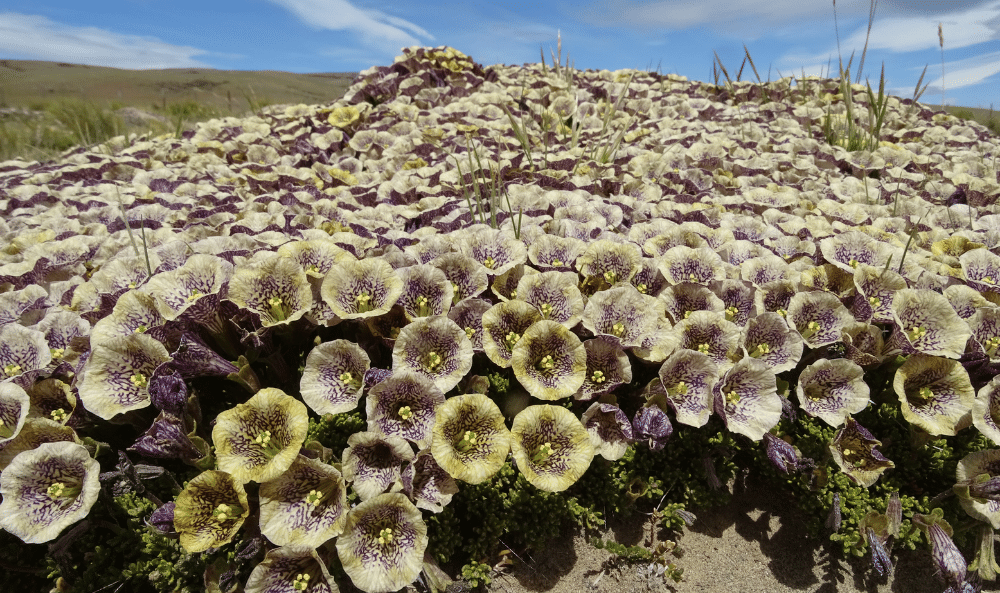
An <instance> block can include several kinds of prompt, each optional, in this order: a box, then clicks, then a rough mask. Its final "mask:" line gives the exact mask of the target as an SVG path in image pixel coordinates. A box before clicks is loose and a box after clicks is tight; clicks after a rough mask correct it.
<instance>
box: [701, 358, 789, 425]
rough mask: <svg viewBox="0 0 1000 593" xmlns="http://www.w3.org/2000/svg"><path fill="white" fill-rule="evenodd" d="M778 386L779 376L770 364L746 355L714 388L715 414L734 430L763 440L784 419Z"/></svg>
mask: <svg viewBox="0 0 1000 593" xmlns="http://www.w3.org/2000/svg"><path fill="white" fill-rule="evenodd" d="M777 385H778V384H777V377H775V376H774V373H773V372H771V369H769V368H768V367H767V365H766V364H764V363H763V362H761V361H759V360H755V359H753V358H744V359H742V360H740V361H739V362H737V363H736V364H735V365H733V366H732V367H731V368H730V369H729V370H728V371H726V372H725V373H724V374H723V375H722V378H721V379H719V382H718V383H716V384H715V386H714V387H713V388H712V395H713V397H714V398H715V401H714V403H715V406H714V407H715V413H716V414H718V415H719V417H720V418H722V422H723V423H725V425H726V428H728V429H729V431H730V432H735V433H739V434H742V435H745V436H747V437H750V438H751V439H753V440H755V441H759V440H761V439H762V438H764V433H765V432H767V431H769V430H771V429H772V428H774V427H775V426H776V425H777V424H778V420H780V419H781V396H780V395H778V390H777Z"/></svg>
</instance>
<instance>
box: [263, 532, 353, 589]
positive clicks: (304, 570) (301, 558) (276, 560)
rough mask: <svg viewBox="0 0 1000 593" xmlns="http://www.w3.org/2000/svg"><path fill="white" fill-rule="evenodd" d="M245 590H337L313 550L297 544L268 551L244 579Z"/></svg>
mask: <svg viewBox="0 0 1000 593" xmlns="http://www.w3.org/2000/svg"><path fill="white" fill-rule="evenodd" d="M243 590H244V591H245V593H299V592H300V591H308V592H309V593H337V592H338V591H339V589H338V588H337V583H335V582H334V581H333V578H332V577H331V576H330V571H328V570H327V568H326V564H325V563H324V562H323V560H321V559H320V557H319V554H317V553H316V549H315V548H313V547H311V546H309V545H307V544H299V543H296V545H288V546H283V547H281V548H275V549H273V550H270V551H269V552H268V553H267V554H266V555H265V556H264V560H263V561H262V562H261V563H260V564H258V565H257V566H256V567H255V568H254V569H253V572H251V573H250V577H249V578H247V584H246V587H244V589H243Z"/></svg>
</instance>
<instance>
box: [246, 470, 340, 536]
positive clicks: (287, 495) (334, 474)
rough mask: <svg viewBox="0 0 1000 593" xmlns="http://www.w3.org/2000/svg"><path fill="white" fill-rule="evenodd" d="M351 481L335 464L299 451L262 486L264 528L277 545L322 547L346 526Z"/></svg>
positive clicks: (261, 522)
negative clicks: (288, 464) (346, 480)
mask: <svg viewBox="0 0 1000 593" xmlns="http://www.w3.org/2000/svg"><path fill="white" fill-rule="evenodd" d="M349 508H350V507H349V506H348V504H347V484H345V483H344V478H343V476H341V475H340V472H339V471H337V470H336V468H334V467H333V466H332V465H330V464H328V463H323V462H322V461H319V460H318V459H309V458H307V457H303V456H302V455H299V456H298V457H297V458H296V459H295V461H294V462H292V465H291V467H289V468H288V471H286V472H285V473H283V474H281V475H280V476H278V477H277V478H275V479H273V480H271V481H270V482H267V483H265V484H261V486H260V532H261V533H263V534H264V537H266V538H267V539H269V540H271V543H273V544H275V545H277V546H288V545H292V544H295V545H300V546H309V547H311V548H318V547H320V546H321V545H323V543H325V542H326V541H327V540H330V539H332V538H334V537H336V536H338V535H340V533H341V532H342V531H343V530H344V522H345V521H347V510H348V509H349Z"/></svg>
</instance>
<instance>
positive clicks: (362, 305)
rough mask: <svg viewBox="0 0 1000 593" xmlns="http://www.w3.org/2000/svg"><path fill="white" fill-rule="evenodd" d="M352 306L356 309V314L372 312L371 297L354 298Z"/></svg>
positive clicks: (367, 295) (360, 295) (368, 295)
mask: <svg viewBox="0 0 1000 593" xmlns="http://www.w3.org/2000/svg"><path fill="white" fill-rule="evenodd" d="M354 305H355V307H357V309H358V313H367V312H369V311H371V310H372V308H373V307H372V295H370V294H359V295H358V296H356V297H354Z"/></svg>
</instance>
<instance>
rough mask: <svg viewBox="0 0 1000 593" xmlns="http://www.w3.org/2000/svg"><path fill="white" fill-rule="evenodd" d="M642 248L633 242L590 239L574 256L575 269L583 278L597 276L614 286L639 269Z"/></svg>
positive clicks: (627, 279)
mask: <svg viewBox="0 0 1000 593" xmlns="http://www.w3.org/2000/svg"><path fill="white" fill-rule="evenodd" d="M641 262H642V250H641V249H639V246H638V245H636V244H635V243H615V242H614V241H610V240H608V239H598V240H597V241H591V242H590V243H589V244H588V245H587V248H586V249H585V250H584V252H583V253H582V254H580V256H579V257H577V258H576V264H575V265H576V269H577V270H578V271H579V272H580V273H581V274H583V276H584V277H585V278H592V277H597V278H600V279H602V280H604V282H606V283H607V284H608V286H614V285H615V284H617V283H619V282H628V281H629V280H631V279H632V276H635V273H636V272H638V271H639V266H640V265H641Z"/></svg>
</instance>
